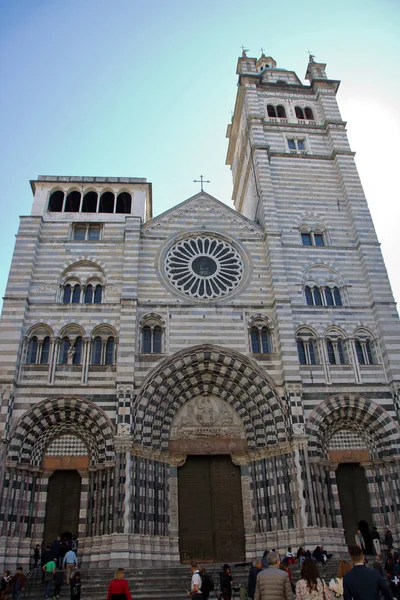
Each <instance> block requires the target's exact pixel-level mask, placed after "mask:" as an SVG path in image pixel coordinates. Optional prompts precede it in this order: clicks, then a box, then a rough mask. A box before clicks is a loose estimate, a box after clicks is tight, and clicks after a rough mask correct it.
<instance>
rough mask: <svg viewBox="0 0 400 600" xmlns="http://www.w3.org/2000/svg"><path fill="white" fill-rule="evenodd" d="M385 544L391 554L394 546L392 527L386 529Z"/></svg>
mask: <svg viewBox="0 0 400 600" xmlns="http://www.w3.org/2000/svg"><path fill="white" fill-rule="evenodd" d="M385 544H386V547H387V551H388V554H389V552H390V551H391V549H392V548H393V536H392V532H391V531H390V529H386V530H385Z"/></svg>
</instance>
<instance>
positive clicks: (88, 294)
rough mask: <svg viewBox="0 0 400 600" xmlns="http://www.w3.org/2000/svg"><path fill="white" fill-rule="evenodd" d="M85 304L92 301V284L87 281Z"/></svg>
mask: <svg viewBox="0 0 400 600" xmlns="http://www.w3.org/2000/svg"><path fill="white" fill-rule="evenodd" d="M84 302H85V304H92V302H93V286H92V285H91V284H90V283H89V285H87V286H86V289H85V300H84Z"/></svg>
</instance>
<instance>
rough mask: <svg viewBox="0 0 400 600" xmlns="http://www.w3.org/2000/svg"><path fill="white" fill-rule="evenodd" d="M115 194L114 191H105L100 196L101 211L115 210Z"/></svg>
mask: <svg viewBox="0 0 400 600" xmlns="http://www.w3.org/2000/svg"><path fill="white" fill-rule="evenodd" d="M114 203H115V196H114V194H113V193H112V192H104V194H102V195H101V197H100V208H99V212H101V213H113V212H114Z"/></svg>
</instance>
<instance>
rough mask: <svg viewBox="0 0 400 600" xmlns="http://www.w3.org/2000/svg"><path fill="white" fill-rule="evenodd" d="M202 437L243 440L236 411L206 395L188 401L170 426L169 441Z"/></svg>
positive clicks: (241, 428) (218, 399) (225, 403)
mask: <svg viewBox="0 0 400 600" xmlns="http://www.w3.org/2000/svg"><path fill="white" fill-rule="evenodd" d="M204 437H220V438H224V437H226V438H245V432H244V427H243V424H242V421H241V420H240V417H239V416H238V414H237V413H236V411H235V410H234V409H233V408H232V407H231V406H230V405H229V404H228V403H227V402H224V401H223V400H221V399H220V398H216V397H215V396H209V395H207V394H205V395H202V396H198V397H196V398H193V399H192V400H189V402H187V403H186V404H184V405H183V406H182V407H181V408H180V410H179V411H178V412H177V413H176V415H175V417H174V418H173V420H172V424H171V436H170V439H171V440H177V439H194V438H204Z"/></svg>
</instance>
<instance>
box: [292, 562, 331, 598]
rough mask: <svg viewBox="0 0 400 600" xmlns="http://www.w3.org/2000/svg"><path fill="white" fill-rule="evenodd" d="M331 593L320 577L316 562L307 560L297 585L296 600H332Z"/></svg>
mask: <svg viewBox="0 0 400 600" xmlns="http://www.w3.org/2000/svg"><path fill="white" fill-rule="evenodd" d="M330 594H331V593H330V591H329V588H328V586H327V585H326V583H325V581H324V580H323V579H320V578H319V577H318V569H317V564H316V562H315V560H312V559H309V558H306V560H305V561H304V562H303V564H302V567H301V579H300V580H299V581H298V582H297V584H296V600H330Z"/></svg>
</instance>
